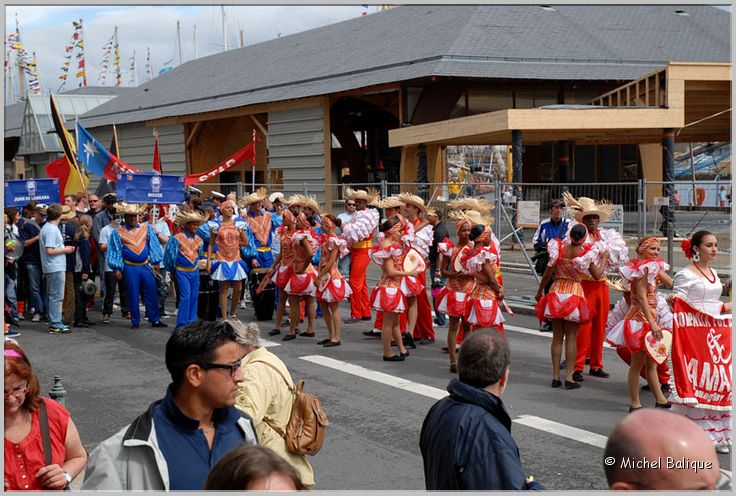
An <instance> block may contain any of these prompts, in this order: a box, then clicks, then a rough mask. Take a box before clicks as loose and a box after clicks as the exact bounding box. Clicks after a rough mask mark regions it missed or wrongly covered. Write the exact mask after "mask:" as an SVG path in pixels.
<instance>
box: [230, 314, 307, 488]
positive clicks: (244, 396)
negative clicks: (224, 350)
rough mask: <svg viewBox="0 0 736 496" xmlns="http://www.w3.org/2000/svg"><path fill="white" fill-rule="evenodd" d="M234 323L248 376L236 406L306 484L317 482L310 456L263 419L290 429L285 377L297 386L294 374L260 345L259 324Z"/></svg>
mask: <svg viewBox="0 0 736 496" xmlns="http://www.w3.org/2000/svg"><path fill="white" fill-rule="evenodd" d="M233 323H234V325H233V328H234V329H235V335H236V339H237V341H238V343H239V344H240V346H241V348H242V350H243V352H244V353H245V357H244V358H243V362H242V364H241V366H240V368H241V370H242V371H243V376H244V377H245V380H244V381H243V382H241V383H240V386H239V387H240V392H239V393H238V398H237V402H236V404H235V406H236V407H237V408H239V409H240V410H242V411H244V412H245V413H247V414H248V415H249V416H250V417H251V418H252V419H253V423H254V424H255V429H256V434H257V435H258V443H259V444H260V445H261V446H265V447H267V448H271V449H272V450H273V451H275V452H276V453H277V454H278V455H279V456H281V457H282V458H283V459H284V460H286V461H287V462H289V463H290V464H291V465H292V466H293V467H294V469H295V470H296V471H297V473H298V474H299V477H300V478H301V480H302V483H303V484H304V485H307V486H314V472H313V471H312V466H311V465H310V464H309V462H308V461H307V458H306V456H304V455H297V454H294V453H291V452H289V451H288V450H287V449H286V441H285V440H284V438H282V437H281V436H280V435H279V434H278V433H277V432H276V431H275V430H273V429H272V428H271V427H270V426H269V425H268V424H266V422H264V421H263V417H269V418H270V419H272V420H273V421H274V422H275V423H276V425H278V426H280V427H281V428H282V429H283V430H284V431H285V430H286V424H287V423H288V422H289V417H290V416H291V407H292V404H293V403H294V395H293V394H292V392H291V391H290V390H289V387H287V385H286V382H285V381H284V379H288V381H289V386H290V387H294V382H293V381H292V379H291V374H289V370H288V369H287V368H286V365H284V362H282V361H281V360H280V359H279V358H278V357H277V356H276V355H274V354H273V353H271V352H270V351H268V350H267V349H266V348H261V347H260V346H259V345H258V343H259V341H260V334H261V332H260V330H259V328H258V324H256V323H249V324H242V323H240V322H238V321H234V322H233ZM264 362H265V363H264ZM267 364H269V365H270V366H269V365H267ZM271 366H273V367H275V368H276V369H278V370H279V371H280V372H281V374H283V376H284V377H281V375H279V373H278V372H276V370H274V369H273V368H271Z"/></svg>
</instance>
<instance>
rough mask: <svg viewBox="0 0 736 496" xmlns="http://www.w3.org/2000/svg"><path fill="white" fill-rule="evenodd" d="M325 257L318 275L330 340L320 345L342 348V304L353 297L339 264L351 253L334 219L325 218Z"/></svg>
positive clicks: (324, 340) (320, 295)
mask: <svg viewBox="0 0 736 496" xmlns="http://www.w3.org/2000/svg"><path fill="white" fill-rule="evenodd" d="M322 232H323V233H324V235H323V236H322V240H321V242H320V248H321V250H322V255H321V257H320V260H319V271H318V273H317V300H318V301H319V306H320V308H322V313H323V314H324V317H325V323H326V324H327V331H328V332H329V337H328V338H326V339H323V340H321V341H317V344H321V345H323V346H324V347H325V348H329V347H332V346H340V302H341V301H343V300H344V299H345V298H347V297H348V296H350V295H351V294H352V290H351V289H350V285H349V284H348V283H347V281H345V279H343V277H342V275H340V271H339V270H338V269H337V261H338V260H339V259H340V258H342V257H344V256H346V255H348V254H349V253H350V248H348V245H347V242H346V241H345V240H344V239H343V238H341V237H340V236H337V235H335V217H333V216H332V215H324V216H323V217H322Z"/></svg>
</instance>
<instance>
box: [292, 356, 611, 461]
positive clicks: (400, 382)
mask: <svg viewBox="0 0 736 496" xmlns="http://www.w3.org/2000/svg"><path fill="white" fill-rule="evenodd" d="M299 358H300V359H301V360H305V361H307V362H311V363H314V364H317V365H322V366H323V367H329V368H331V369H335V370H339V371H340V372H345V373H346V374H351V375H355V376H358V377H361V378H363V379H368V380H370V381H374V382H378V383H381V384H385V385H387V386H391V387H395V388H397V389H402V390H404V391H409V392H412V393H416V394H419V395H422V396H426V397H428V398H432V399H435V400H441V399H442V398H445V397H446V396H447V395H448V393H447V391H445V390H443V389H439V388H436V387H432V386H427V385H424V384H419V383H418V382H413V381H409V380H406V379H402V378H400V377H396V376H393V375H389V374H384V373H383V372H377V371H375V370H371V369H368V368H365V367H361V366H360V365H353V364H352V363H347V362H343V361H341V360H335V359H334V358H328V357H325V356H321V355H308V356H303V357H299ZM513 421H514V422H517V423H519V424H522V425H525V426H527V427H531V428H533V429H538V430H540V431H544V432H549V433H551V434H555V435H557V436H561V437H565V438H568V439H572V440H573V441H579V442H581V443H585V444H589V445H591V446H596V447H598V448H604V447H605V446H606V439H607V438H606V436H601V435H600V434H596V433H594V432H589V431H585V430H583V429H578V428H576V427H570V426H568V425H565V424H560V423H558V422H554V421H552V420H547V419H543V418H541V417H535V416H533V415H520V416H519V417H518V418H515V419H513Z"/></svg>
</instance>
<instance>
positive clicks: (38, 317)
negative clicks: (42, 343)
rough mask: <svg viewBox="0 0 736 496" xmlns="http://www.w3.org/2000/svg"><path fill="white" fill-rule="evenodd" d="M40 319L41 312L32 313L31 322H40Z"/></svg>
mask: <svg viewBox="0 0 736 496" xmlns="http://www.w3.org/2000/svg"><path fill="white" fill-rule="evenodd" d="M40 321H41V314H40V313H34V314H33V318H32V319H31V322H40Z"/></svg>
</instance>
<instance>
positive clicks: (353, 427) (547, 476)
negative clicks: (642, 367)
mask: <svg viewBox="0 0 736 496" xmlns="http://www.w3.org/2000/svg"><path fill="white" fill-rule="evenodd" d="M239 315H240V318H241V319H242V320H244V321H245V320H249V319H253V318H254V317H253V310H252V309H246V310H240V312H239ZM90 317H91V318H92V319H93V320H95V319H97V320H98V319H99V317H100V315H99V313H98V312H91V313H90ZM167 322H168V323H170V324H173V318H172V319H169V320H168V321H167ZM508 323H509V324H510V325H511V327H510V328H509V330H508V336H509V340H510V345H511V349H512V365H511V375H510V382H509V385H508V387H507V388H506V391H505V392H504V394H503V397H502V398H503V400H504V402H505V404H506V407H507V409H508V411H509V413H510V415H511V418H512V419H514V424H513V427H512V434H513V436H514V438H515V439H516V441H517V443H518V445H519V449H520V451H521V456H522V460H523V464H524V467H525V470H526V471H527V473H528V474H531V475H533V476H534V478H535V479H536V480H538V481H540V482H542V483H543V484H544V485H546V486H547V488H548V489H558V490H563V489H568V490H586V489H605V488H606V483H605V477H604V474H603V468H602V455H603V449H602V448H601V446H602V445H603V444H604V443H605V436H607V435H608V434H609V433H610V431H611V430H612V428H613V426H614V425H615V424H616V423H617V422H618V421H619V420H621V419H622V418H624V416H625V415H626V413H627V408H628V395H627V388H626V384H625V378H626V372H627V367H626V365H625V364H624V363H623V362H621V361H620V360H619V359H618V357H617V356H616V354H615V353H614V352H613V350H611V349H605V350H604V366H605V369H606V370H608V371H609V372H610V373H611V378H610V379H598V378H593V377H589V376H587V375H586V377H585V382H584V383H583V387H582V388H581V389H578V390H573V391H566V390H564V389H551V388H550V387H549V382H550V379H551V371H550V359H549V346H550V337H549V334H546V333H540V332H539V331H538V330H537V323H536V321H535V319H534V318H533V317H530V316H525V315H517V316H515V317H513V318H511V319H510V320H509V321H508ZM369 324H370V323H368V322H361V323H357V324H350V325H344V326H343V344H342V346H339V347H335V348H323V347H321V346H318V345H316V344H315V343H316V341H317V340H319V339H321V338H322V337H324V336H325V334H326V330H325V327H324V325H323V323H322V321H319V322H318V325H317V326H316V332H317V337H316V338H303V337H299V338H298V339H296V340H294V341H290V342H287V343H283V344H282V342H281V341H280V340H279V341H275V340H274V342H273V344H275V345H276V346H273V347H271V348H270V349H271V351H273V352H274V353H276V354H277V355H278V356H279V357H281V359H282V360H284V362H285V363H286V364H287V366H288V367H289V370H290V371H291V373H292V376H293V377H294V378H295V379H299V378H301V379H304V380H305V381H306V389H307V390H308V391H310V392H312V393H314V394H317V395H318V396H319V397H320V399H321V401H322V404H323V406H324V408H325V410H326V412H327V414H328V416H329V419H330V422H331V424H330V427H329V430H328V434H327V437H326V440H325V445H324V447H323V449H322V451H321V452H320V453H319V454H318V455H317V456H315V457H312V458H310V461H311V462H312V464H313V466H314V469H315V474H316V479H317V487H318V488H319V489H374V490H375V489H424V479H423V470H422V459H421V455H420V452H419V433H420V429H421V425H422V421H423V419H424V417H425V415H426V413H427V411H428V409H429V408H430V406H431V405H432V404H434V402H435V401H436V398H438V397H440V396H441V395H442V394H443V391H444V390H445V388H446V387H447V384H448V382H449V381H450V379H451V378H452V377H453V375H452V374H450V372H449V367H448V358H447V355H445V354H442V353H441V347H442V346H444V345H445V344H446V341H445V337H446V327H442V328H437V333H438V334H437V341H436V342H435V343H434V344H431V345H426V346H418V349H417V350H411V356H410V357H409V358H408V359H407V360H406V361H405V362H398V363H387V362H383V361H382V360H381V345H380V341H379V340H378V339H375V338H366V337H364V336H363V335H362V331H364V330H367V329H368V328H369ZM261 327H262V331H263V332H264V334H265V333H266V331H267V330H268V329H270V328H271V322H263V323H262V326H261ZM20 331H21V332H22V336H20V337H19V338H18V341H19V342H20V343H21V345H22V346H23V347H24V348H25V349H26V350H27V351H28V353H29V355H30V357H31V359H32V361H33V364H34V368H35V370H36V372H37V374H38V375H39V378H40V380H41V384H42V390H43V392H44V393H46V392H47V391H48V390H49V389H50V387H51V384H52V376H53V375H54V374H59V375H61V376H62V382H63V385H64V387H65V389H66V391H67V396H66V404H67V407H68V408H69V410H70V411H71V412H72V416H73V419H74V421H75V422H76V424H77V426H78V428H79V431H80V433H81V436H82V440H83V442H84V444H85V446H86V447H87V449H89V450H91V449H92V448H94V447H95V446H96V445H97V444H98V443H99V442H100V441H102V440H103V439H105V438H107V437H108V436H110V435H112V434H113V433H115V432H116V431H118V430H119V429H121V428H122V427H124V426H125V425H126V424H127V423H128V422H130V421H131V420H132V419H133V418H134V417H135V416H137V415H138V414H140V413H141V412H142V411H143V410H144V409H145V408H146V407H147V406H148V405H149V404H150V403H151V402H153V401H155V400H157V399H158V398H160V397H161V396H162V395H163V392H164V390H165V388H166V386H167V385H168V383H169V378H168V374H167V371H166V368H165V366H164V345H165V343H166V340H167V339H168V336H169V332H170V329H151V328H148V327H147V326H146V325H145V324H144V325H143V326H142V328H141V329H140V330H135V331H134V330H131V329H130V328H129V322H127V321H123V320H121V319H120V318H119V317H117V316H116V318H115V319H114V322H113V324H112V325H108V326H102V325H99V326H95V327H93V328H90V329H74V332H73V333H72V334H69V335H49V334H48V333H47V332H46V326H45V325H42V324H31V323H30V322H23V325H22V326H21V327H20ZM356 366H358V367H357V368H356ZM360 367H362V368H360ZM376 372H378V373H382V374H385V375H380V374H375V373H376ZM642 398H643V402H644V405H645V406H647V405H648V406H653V403H654V400H653V398H652V397H651V396H650V395H648V394H644V395H643V396H642ZM550 421H551V422H552V423H551V424H550ZM570 428H576V429H580V431H575V430H570ZM719 459H720V462H721V466H722V468H726V469H728V470H730V468H731V465H730V463H731V462H730V457H729V456H727V455H720V456H719ZM76 482H77V481H75V483H76ZM75 485H76V484H75Z"/></svg>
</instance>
